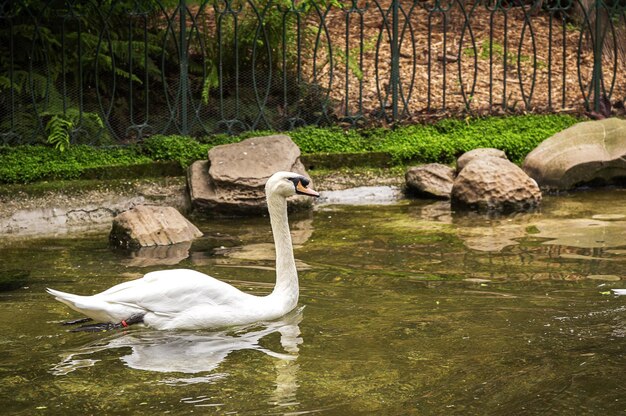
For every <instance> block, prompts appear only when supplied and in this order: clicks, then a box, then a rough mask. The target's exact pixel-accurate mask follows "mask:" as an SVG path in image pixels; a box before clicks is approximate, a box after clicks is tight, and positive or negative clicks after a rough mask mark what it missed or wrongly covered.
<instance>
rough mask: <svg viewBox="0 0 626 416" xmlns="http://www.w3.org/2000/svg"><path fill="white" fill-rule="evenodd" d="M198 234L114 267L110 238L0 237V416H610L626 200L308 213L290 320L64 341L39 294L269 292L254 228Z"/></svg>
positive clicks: (301, 223) (299, 231) (54, 311)
mask: <svg viewBox="0 0 626 416" xmlns="http://www.w3.org/2000/svg"><path fill="white" fill-rule="evenodd" d="M194 222H195V223H196V224H197V225H198V226H199V227H200V228H201V229H202V231H203V232H204V233H205V236H204V237H202V238H200V239H199V240H197V241H195V242H194V243H193V244H191V245H179V246H175V247H168V248H161V249H157V250H142V251H140V252H134V253H129V252H124V251H118V250H114V249H111V248H109V247H108V242H107V232H106V231H101V232H96V233H91V234H89V235H81V236H64V237H62V238H46V239H28V240H20V239H14V238H8V237H7V238H3V241H2V242H0V260H1V265H0V273H1V274H3V275H5V276H7V275H20V276H26V280H25V281H24V282H23V283H22V284H21V285H20V287H19V288H17V289H14V290H9V291H4V292H1V293H0V346H1V351H2V354H1V355H0V406H1V408H0V409H2V410H1V411H2V413H3V414H21V415H33V414H35V415H36V414H64V415H73V414H76V415H85V414H98V415H102V414H190V413H194V414H220V415H221V414H243V415H266V414H290V415H299V414H309V413H311V414H315V413H318V414H324V415H360V414H373V415H448V414H458V415H546V414H550V415H553V414H554V415H556V414H558V415H599V414H602V415H618V414H619V415H622V414H624V413H625V412H626V383H625V381H624V380H625V379H624V374H625V373H624V370H625V369H626V338H625V335H626V296H625V297H617V296H613V295H611V294H609V290H610V288H619V287H624V288H626V281H625V280H626V271H625V270H626V191H624V190H604V191H590V192H586V193H574V194H569V195H562V196H558V197H546V198H545V200H544V204H543V208H542V211H541V212H540V213H533V214H523V215H522V214H519V215H513V216H506V217H501V218H491V219H490V218H486V217H484V216H471V215H469V216H467V215H465V216H461V215H454V214H452V213H451V212H450V210H449V206H448V205H447V204H446V203H442V202H441V203H432V202H417V201H414V202H406V201H405V202H401V203H398V204H394V205H385V206H321V207H317V208H316V210H315V211H314V212H312V213H309V214H299V215H294V216H292V218H291V223H292V232H293V236H294V244H296V250H295V255H296V258H297V260H298V267H299V269H300V285H301V297H300V307H299V308H298V310H296V311H294V312H292V313H291V314H289V315H288V316H286V317H284V318H283V319H281V320H279V321H276V322H266V323H259V324H256V325H251V326H249V327H245V328H229V329H226V330H221V331H171V332H167V331H164V332H158V331H152V330H149V329H145V328H131V329H129V330H126V331H116V332H102V333H72V332H68V330H67V328H66V327H64V326H61V325H60V323H61V322H62V321H65V320H68V319H73V318H78V317H79V316H78V315H77V314H76V313H74V312H72V311H71V310H69V309H68V308H67V307H65V306H64V305H62V304H61V303H59V302H56V301H54V299H53V298H52V297H50V296H48V295H47V294H45V288H46V287H53V288H55V289H59V290H63V291H71V292H76V293H81V294H92V293H95V292H96V291H101V290H104V289H105V288H107V287H109V286H111V285H114V284H117V283H120V282H124V281H126V280H128V279H133V278H137V277H140V276H142V275H143V274H144V273H146V272H149V271H152V270H158V269H164V268H193V269H195V270H199V271H201V272H205V273H208V274H211V275H212V276H214V277H217V278H220V279H224V280H226V281H228V282H229V283H232V284H234V285H236V286H238V287H240V288H242V289H244V290H247V291H250V292H253V293H256V294H265V293H269V291H271V288H272V285H273V281H274V271H273V269H272V267H273V258H272V256H273V252H272V240H271V233H270V229H269V223H268V220H267V218H257V219H243V220H242V219H220V220H215V219H212V220H200V219H195V220H194Z"/></svg>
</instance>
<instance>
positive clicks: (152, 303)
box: [48, 172, 318, 329]
mask: <svg viewBox="0 0 626 416" xmlns="http://www.w3.org/2000/svg"><path fill="white" fill-rule="evenodd" d="M308 183H309V181H308V180H307V179H306V178H304V177H303V176H302V175H298V174H295V173H291V172H278V173H276V174H274V175H272V177H270V179H268V181H267V184H266V185H265V193H266V198H267V206H268V210H269V214H270V221H271V225H272V233H273V236H274V244H275V246H276V286H275V288H274V290H273V291H272V293H270V294H269V295H267V296H254V295H251V294H248V293H244V292H242V291H240V290H239V289H237V288H235V287H233V286H231V285H229V284H227V283H225V282H222V281H220V280H217V279H214V278H213V277H211V276H208V275H205V274H203V273H200V272H197V271H194V270H161V271H156V272H151V273H147V274H146V275H145V276H144V277H142V278H141V279H137V280H133V281H129V282H125V283H121V284H118V285H116V286H113V287H111V288H110V289H107V290H105V291H104V292H101V293H98V294H95V295H93V296H80V295H74V294H70V293H64V292H60V291H57V290H53V289H48V293H50V294H51V295H53V296H55V297H56V299H57V300H59V301H60V302H63V303H65V304H66V305H68V306H69V307H70V308H72V309H74V310H76V311H78V312H81V313H83V314H84V315H86V316H87V317H89V318H91V319H93V320H95V321H99V322H106V323H119V322H122V323H124V325H125V321H127V320H129V319H131V318H136V317H140V318H142V319H141V321H143V323H144V324H146V325H147V326H150V327H152V328H156V329H200V328H218V327H225V326H231V325H244V324H249V323H252V322H257V321H268V320H273V319H277V318H280V317H281V316H283V315H285V314H286V313H288V312H289V311H291V310H292V309H293V308H295V306H296V305H297V303H298V295H299V287H298V273H297V270H296V264H295V260H294V257H293V246H292V243H291V234H290V232H289V223H288V222H287V200H286V198H287V197H289V196H291V195H293V194H295V193H300V194H304V195H310V196H317V195H318V194H317V193H316V192H315V191H313V190H311V189H309V188H306V186H307V185H308Z"/></svg>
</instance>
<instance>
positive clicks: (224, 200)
mask: <svg viewBox="0 0 626 416" xmlns="http://www.w3.org/2000/svg"><path fill="white" fill-rule="evenodd" d="M278 171H289V172H296V173H300V174H303V175H306V170H305V168H304V165H302V163H301V162H300V149H299V148H298V146H297V145H296V144H295V143H294V142H293V141H292V140H291V139H290V138H289V136H285V135H276V136H267V137H254V138H250V139H247V140H244V141H242V142H240V143H234V144H227V145H221V146H216V147H214V148H212V149H211V150H210V151H209V155H208V161H196V162H194V163H193V164H192V165H191V166H190V167H189V170H188V184H189V194H190V197H191V204H192V206H193V208H194V209H196V210H199V211H204V212H210V213H221V214H261V213H264V212H265V210H266V202H265V182H266V181H267V179H268V178H269V177H270V176H271V175H273V174H274V173H275V172H278ZM288 203H289V206H290V208H291V209H294V208H302V207H310V206H311V199H310V198H306V197H301V196H294V197H291V198H290V199H289V200H288Z"/></svg>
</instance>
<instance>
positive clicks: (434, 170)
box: [404, 163, 454, 199]
mask: <svg viewBox="0 0 626 416" xmlns="http://www.w3.org/2000/svg"><path fill="white" fill-rule="evenodd" d="M404 177H405V179H406V192H407V193H408V194H410V195H414V196H418V197H424V198H434V199H450V192H451V191H452V184H453V182H454V169H452V168H451V167H449V166H446V165H442V164H439V163H430V164H427V165H421V166H414V167H411V168H409V169H408V170H407V172H406V174H405V175H404Z"/></svg>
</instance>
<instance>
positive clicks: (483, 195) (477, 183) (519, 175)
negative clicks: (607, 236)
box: [451, 157, 541, 212]
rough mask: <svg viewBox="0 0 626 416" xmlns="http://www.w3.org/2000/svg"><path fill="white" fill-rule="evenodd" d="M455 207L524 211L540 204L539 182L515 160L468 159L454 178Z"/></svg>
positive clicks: (494, 158) (453, 196) (452, 196)
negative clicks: (527, 173)
mask: <svg viewBox="0 0 626 416" xmlns="http://www.w3.org/2000/svg"><path fill="white" fill-rule="evenodd" d="M451 202H452V206H453V207H454V208H455V209H472V210H479V211H503V212H511V211H524V210H528V209H532V208H535V207H537V206H538V205H539V204H540V202H541V191H540V190H539V187H538V186H537V183H536V182H535V181H534V180H533V179H531V178H530V177H528V175H526V173H524V171H523V170H522V169H520V168H519V167H518V166H517V165H515V164H514V163H511V162H510V161H508V160H506V159H501V158H499V157H486V158H477V159H474V160H473V161H471V162H469V163H468V164H467V165H466V166H465V167H464V168H463V170H461V172H460V173H459V175H458V176H457V177H456V179H455V180H454V185H453V186H452V193H451Z"/></svg>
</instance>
